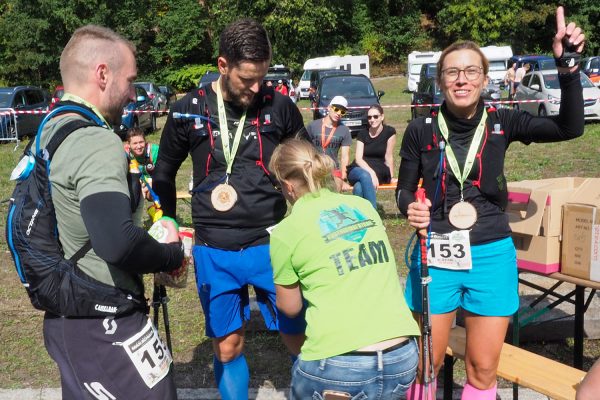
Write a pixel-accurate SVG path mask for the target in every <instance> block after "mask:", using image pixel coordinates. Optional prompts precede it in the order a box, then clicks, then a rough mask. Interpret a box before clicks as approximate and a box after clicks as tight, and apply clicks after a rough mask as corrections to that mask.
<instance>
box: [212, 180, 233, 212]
mask: <svg viewBox="0 0 600 400" xmlns="http://www.w3.org/2000/svg"><path fill="white" fill-rule="evenodd" d="M236 201H237V193H236V191H235V189H234V188H233V186H231V185H227V184H224V183H221V184H220V185H217V187H215V188H214V189H213V191H212V193H211V194H210V202H211V203H212V205H213V207H214V208H215V210H217V211H229V210H231V208H233V206H234V205H235V203H236Z"/></svg>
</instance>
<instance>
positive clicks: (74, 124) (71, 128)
mask: <svg viewBox="0 0 600 400" xmlns="http://www.w3.org/2000/svg"><path fill="white" fill-rule="evenodd" d="M88 126H98V125H97V124H95V123H93V122H91V121H87V120H85V121H84V120H81V119H77V120H74V121H70V122H67V123H66V124H65V125H64V126H63V127H62V128H60V129H59V130H58V132H56V133H55V134H54V136H52V139H50V142H49V143H48V146H46V150H47V151H48V160H51V159H52V156H53V155H54V153H55V152H56V150H57V149H58V146H60V145H61V143H62V142H63V141H64V140H65V139H66V138H67V136H69V135H70V134H71V133H73V132H75V131H76V130H77V129H80V128H85V127H88ZM30 142H33V140H31V141H30ZM91 248H92V242H91V241H90V240H89V239H88V241H87V242H86V243H85V244H84V245H83V246H82V247H81V248H80V249H79V250H77V252H76V253H75V254H73V256H72V257H71V258H70V259H69V260H70V261H72V262H73V263H77V261H79V260H80V259H81V258H82V257H83V256H84V255H85V254H86V253H87V252H88V251H90V249H91Z"/></svg>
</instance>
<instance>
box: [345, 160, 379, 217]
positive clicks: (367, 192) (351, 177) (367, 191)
mask: <svg viewBox="0 0 600 400" xmlns="http://www.w3.org/2000/svg"><path fill="white" fill-rule="evenodd" d="M348 182H350V184H351V185H352V186H354V187H353V188H352V193H353V194H354V195H355V196H359V197H362V198H363V199H367V200H369V201H370V202H371V204H372V205H373V208H375V209H377V198H376V195H375V186H373V180H372V179H371V174H369V173H368V172H367V171H366V170H364V169H362V168H360V167H354V168H352V169H351V170H350V173H349V174H348Z"/></svg>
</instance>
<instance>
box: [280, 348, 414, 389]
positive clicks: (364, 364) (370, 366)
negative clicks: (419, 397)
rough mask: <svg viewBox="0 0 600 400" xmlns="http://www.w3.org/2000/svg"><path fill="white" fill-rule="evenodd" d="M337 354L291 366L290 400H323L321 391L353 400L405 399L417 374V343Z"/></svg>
mask: <svg viewBox="0 0 600 400" xmlns="http://www.w3.org/2000/svg"><path fill="white" fill-rule="evenodd" d="M354 354H356V353H353V354H352V355H348V354H346V355H339V356H334V357H330V358H325V359H322V360H315V361H304V360H302V354H300V356H299V357H298V359H297V360H296V362H295V363H294V366H293V367H292V387H291V389H290V399H291V400H307V399H309V400H310V399H312V400H322V399H323V391H324V390H335V391H340V392H346V393H350V395H351V396H352V397H351V399H352V400H366V399H369V400H372V399H376V400H379V399H381V400H395V399H400V398H402V397H403V396H404V393H405V392H406V391H407V390H408V388H409V387H410V385H411V384H412V382H413V381H414V379H415V376H416V374H417V364H418V362H419V353H418V348H417V342H416V340H415V339H414V338H411V339H409V341H408V343H406V345H405V346H402V347H400V348H396V349H394V350H391V351H389V352H385V350H384V351H378V352H377V354H374V355H354Z"/></svg>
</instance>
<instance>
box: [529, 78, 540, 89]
mask: <svg viewBox="0 0 600 400" xmlns="http://www.w3.org/2000/svg"><path fill="white" fill-rule="evenodd" d="M533 85H539V87H540V88H541V87H542V85H541V83H540V77H539V76H538V75H531V82H529V87H532V86H533Z"/></svg>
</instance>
